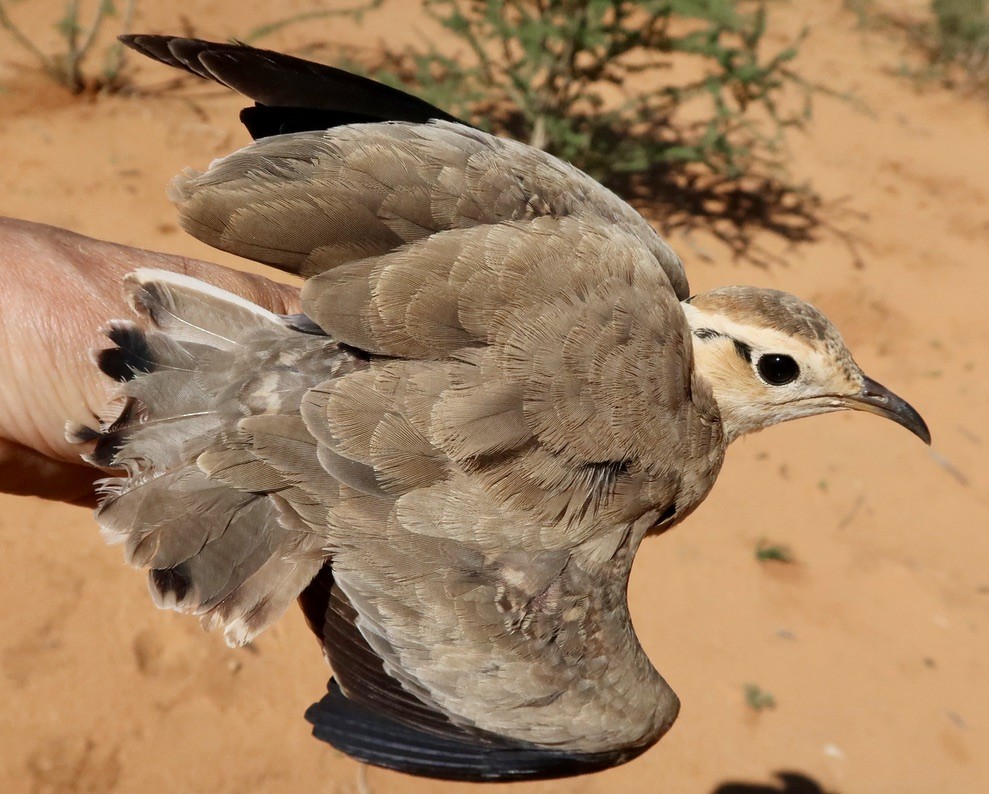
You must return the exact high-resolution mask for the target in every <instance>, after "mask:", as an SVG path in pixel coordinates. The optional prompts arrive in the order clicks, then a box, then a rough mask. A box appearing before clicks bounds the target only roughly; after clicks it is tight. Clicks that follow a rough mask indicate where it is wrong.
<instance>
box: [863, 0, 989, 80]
mask: <svg viewBox="0 0 989 794" xmlns="http://www.w3.org/2000/svg"><path fill="white" fill-rule="evenodd" d="M845 5H846V6H847V7H849V8H851V9H852V10H854V11H855V12H856V14H857V15H858V16H859V20H860V23H861V24H862V25H863V26H868V27H870V28H873V29H890V30H897V31H899V32H900V33H902V34H905V38H906V40H907V41H908V42H909V43H910V45H911V46H912V47H914V48H915V49H916V50H919V51H920V52H921V53H922V54H923V56H924V58H925V60H926V63H925V64H924V65H923V66H921V67H918V66H917V65H916V64H911V63H903V64H901V66H900V68H899V69H898V70H897V72H898V74H900V75H902V76H904V77H909V78H911V79H913V80H916V81H918V82H926V81H930V80H939V81H941V82H943V83H945V84H946V85H948V86H949V87H952V88H961V89H963V90H968V91H974V92H975V93H980V94H982V95H984V96H989V0H931V3H930V5H929V10H930V15H929V16H927V17H925V18H918V17H917V16H916V15H915V14H913V15H912V14H910V13H909V12H908V11H889V10H877V9H875V8H874V7H873V3H872V0H845Z"/></svg>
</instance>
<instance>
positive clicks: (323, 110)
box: [122, 36, 689, 300]
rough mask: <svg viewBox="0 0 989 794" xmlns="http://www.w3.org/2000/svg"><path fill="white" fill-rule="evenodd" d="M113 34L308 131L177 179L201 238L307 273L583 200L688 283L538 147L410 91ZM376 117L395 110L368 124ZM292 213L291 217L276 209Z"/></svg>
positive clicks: (214, 48)
mask: <svg viewBox="0 0 989 794" xmlns="http://www.w3.org/2000/svg"><path fill="white" fill-rule="evenodd" d="M122 41H123V42H124V43H125V44H127V45H128V46H131V47H133V48H134V49H136V50H138V51H139V52H142V53H143V54H145V55H149V56H150V57H153V58H155V59H156V60H159V61H161V62H163V63H166V64H168V65H170V66H175V67H178V68H182V69H185V70H187V71H190V72H192V73H193V74H197V75H199V76H201V77H204V78H208V79H213V80H216V81H217V82H220V83H221V84H223V85H227V86H230V87H231V88H233V89H234V90H236V91H239V92H241V93H243V94H245V95H247V96H248V97H250V98H251V99H254V100H255V101H256V103H258V105H257V106H256V107H255V108H248V109H247V111H245V113H246V114H247V115H246V117H245V116H243V115H242V118H244V120H245V123H248V127H249V128H251V132H252V134H253V135H254V137H259V138H265V137H266V136H268V135H272V134H274V133H275V132H299V131H301V130H310V131H312V132H311V134H308V135H305V134H304V135H292V136H276V137H275V138H272V139H267V140H261V141H258V143H257V144H255V146H250V147H248V148H247V149H244V150H242V151H241V152H238V153H236V154H234V155H232V156H231V157H228V158H225V159H224V160H221V161H219V162H218V163H214V164H213V166H212V167H211V169H210V176H209V177H208V179H206V178H204V179H200V180H197V179H194V178H190V176H189V175H186V176H185V177H184V178H183V179H180V180H179V181H178V182H177V184H176V187H175V191H174V194H173V197H174V198H175V199H176V201H177V203H178V206H179V212H180V215H181V220H182V225H183V227H184V228H185V229H186V230H187V231H189V232H190V233H191V234H193V235H194V236H196V237H199V239H201V240H203V241H204V242H206V243H208V244H210V245H212V246H215V247H217V248H221V249H223V250H225V251H230V252H232V253H235V254H238V255H240V256H244V257H247V258H248V259H256V260H258V261H261V262H265V263H267V264H271V265H274V266H275V267H279V268H282V269H284V270H289V271H291V272H294V273H299V274H301V275H303V276H310V275H313V274H314V273H318V272H320V271H321V270H324V269H326V268H328V267H333V266H334V265H337V264H342V263H344V262H347V261H352V260H354V259H357V258H360V257H363V256H370V255H377V254H383V253H386V252H388V251H390V250H392V249H394V248H395V247H397V246H399V245H402V244H403V243H407V242H410V241H413V240H417V239H421V238H423V237H426V236H428V235H430V234H433V233H435V232H437V231H442V230H446V229H455V228H465V227H469V226H475V225H479V224H487V223H497V222H500V221H505V220H519V219H526V218H533V217H537V216H543V215H547V216H553V217H563V216H569V215H575V214H592V215H595V216H598V217H600V218H605V219H607V220H609V221H611V222H612V223H615V224H618V225H620V226H622V227H623V228H625V229H626V230H628V231H629V232H630V233H631V234H633V235H635V236H636V237H638V238H639V240H640V243H641V245H642V246H644V247H645V248H646V249H647V250H648V251H649V252H650V254H651V255H652V256H653V257H654V258H655V260H656V261H657V262H658V263H659V265H660V267H662V268H663V269H664V270H665V271H666V274H667V276H668V277H669V279H670V283H671V284H672V285H673V289H674V292H675V293H676V295H677V297H678V298H679V299H680V300H683V299H685V298H687V297H688V296H689V289H688V286H687V277H686V274H685V273H684V270H683V265H682V264H681V263H680V260H679V259H678V257H677V256H676V254H675V253H674V252H673V251H672V249H670V247H669V246H668V245H667V244H666V243H665V242H664V241H663V239H662V238H661V237H660V236H659V235H658V234H657V233H656V232H655V231H654V230H653V229H652V227H651V226H649V224H648V223H646V221H645V220H644V219H643V218H642V217H641V216H640V215H639V214H638V213H637V212H635V210H633V209H632V208H631V207H630V206H628V204H626V203H625V202H624V201H622V200H621V199H619V198H618V197H617V196H616V195H615V194H614V193H612V192H611V191H610V190H608V189H606V188H605V187H603V186H602V185H601V184H599V183H598V182H596V181H594V180H593V179H591V178H590V177H589V176H587V175H586V174H584V173H582V172H581V171H579V170H577V169H576V168H573V167H571V166H569V165H567V164H565V163H562V162H560V161H559V160H557V159H556V158H555V157H552V156H550V155H548V154H546V153H545V152H541V151H539V150H536V149H533V148H532V147H530V146H526V145H524V144H521V143H518V142H516V141H511V140H507V139H504V138H496V137H493V136H490V135H485V134H484V133H481V132H479V131H478V130H475V129H473V128H471V127H469V126H467V125H465V124H464V123H463V122H459V121H458V120H457V119H456V118H454V117H453V116H450V115H449V114H448V113H445V112H443V111H442V110H439V109H438V108H436V107H434V106H432V105H430V104H428V103H426V102H423V101H422V100H420V99H418V98H416V97H414V96H411V95H410V94H407V93H405V92H403V91H398V90H396V89H393V88H390V87H388V86H384V85H381V84H380V83H377V82H375V81H373V80H369V79H367V78H364V77H359V76H357V75H353V74H350V73H348V72H345V71H343V70H340V69H334V68H333V67H330V66H324V65H322V64H315V63H311V62H309V61H304V60H301V59H298V58H292V57H291V56H287V55H282V54H280V53H276V52H270V51H267V50H259V49H255V48H253V47H249V46H246V45H243V44H215V43H211V42H206V41H201V40H198V39H183V38H178V37H173V36H124V37H123V38H122ZM252 112H253V113H254V114H255V115H256V116H257V115H260V116H262V117H263V118H264V123H263V125H262V126H261V127H253V126H252V123H251V120H252V117H251V113H252ZM380 121H392V122H402V123H401V124H400V125H394V126H393V125H388V126H384V125H374V126H369V125H368V124H367V122H380ZM426 122H437V123H431V124H427V123H426ZM355 124H360V126H357V127H354V126H351V127H343V128H342V129H340V128H339V126H340V125H355ZM331 128H334V129H331ZM324 131H328V132H326V133H325V134H324ZM269 158H270V160H269ZM271 160H273V161H277V162H278V163H280V166H279V169H275V170H273V169H272V167H271ZM207 188H209V189H207ZM289 215H291V217H292V218H293V220H294V222H293V224H292V225H291V227H290V228H289V229H286V228H285V227H284V225H283V224H279V223H277V221H278V220H279V219H283V218H285V217H287V216H289Z"/></svg>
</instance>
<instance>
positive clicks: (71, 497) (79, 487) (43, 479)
mask: <svg viewBox="0 0 989 794" xmlns="http://www.w3.org/2000/svg"><path fill="white" fill-rule="evenodd" d="M100 476H102V472H101V471H100V470H99V469H96V468H94V467H92V466H89V465H87V464H85V463H83V462H82V461H81V460H80V461H79V462H78V463H64V462H62V461H58V460H53V459H52V458H50V457H48V456H47V455H43V454H42V453H40V452H37V451H35V450H33V449H28V448H27V447H25V446H22V445H21V444H15V443H13V442H11V441H5V440H3V439H0V484H2V487H0V490H2V491H3V492H4V493H10V494H19V495H23V496H40V497H41V498H43V499H54V500H57V501H60V502H70V503H71V504H76V505H81V506H84V507H90V508H92V507H96V503H97V495H96V488H95V486H94V481H95V480H96V479H97V478H98V477H100Z"/></svg>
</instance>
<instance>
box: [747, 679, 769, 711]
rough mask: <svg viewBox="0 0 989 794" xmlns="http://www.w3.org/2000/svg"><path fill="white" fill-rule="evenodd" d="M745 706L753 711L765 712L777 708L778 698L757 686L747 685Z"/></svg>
mask: <svg viewBox="0 0 989 794" xmlns="http://www.w3.org/2000/svg"><path fill="white" fill-rule="evenodd" d="M745 704H746V705H747V706H748V707H749V708H750V709H752V710H753V711H765V710H766V709H774V708H776V698H774V697H773V695H772V693H770V692H767V691H766V690H764V689H762V688H761V687H760V686H758V685H757V684H746V685H745Z"/></svg>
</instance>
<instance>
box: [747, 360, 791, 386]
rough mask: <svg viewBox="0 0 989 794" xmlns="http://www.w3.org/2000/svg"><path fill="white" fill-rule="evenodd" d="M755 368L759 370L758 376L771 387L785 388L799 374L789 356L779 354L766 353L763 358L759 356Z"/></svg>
mask: <svg viewBox="0 0 989 794" xmlns="http://www.w3.org/2000/svg"><path fill="white" fill-rule="evenodd" d="M756 366H757V367H758V368H759V375H760V376H761V377H762V379H763V380H764V381H766V383H771V384H772V385H773V386H785V385H786V384H787V383H793V381H795V380H796V379H797V376H798V375H799V374H800V367H799V366H797V362H796V361H794V360H793V359H792V358H791V357H790V356H784V355H780V354H779V353H768V354H767V355H765V356H760V357H759V363H758V364H756Z"/></svg>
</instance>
